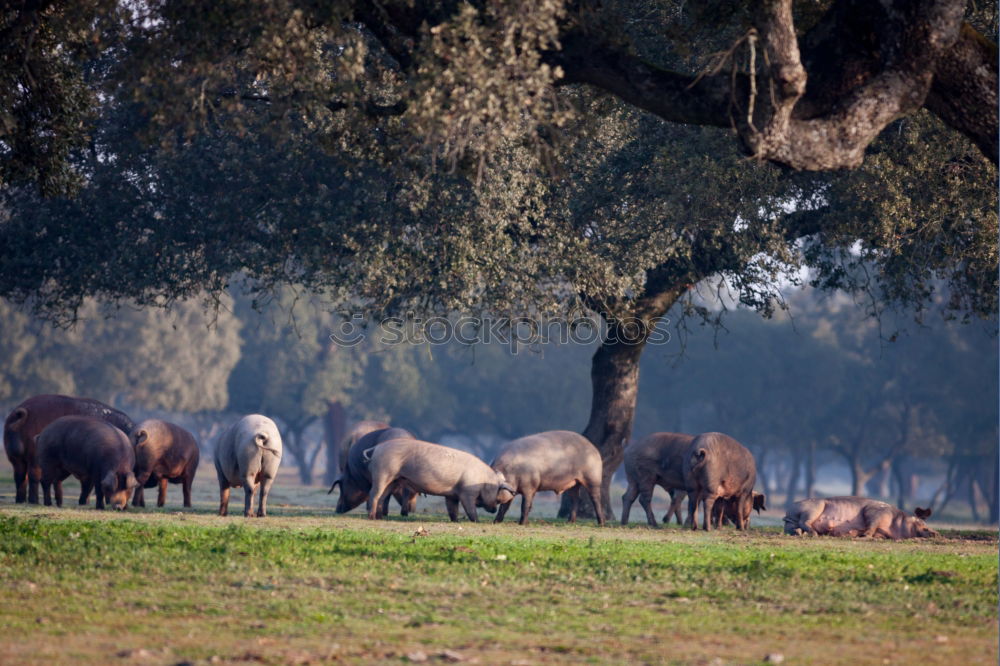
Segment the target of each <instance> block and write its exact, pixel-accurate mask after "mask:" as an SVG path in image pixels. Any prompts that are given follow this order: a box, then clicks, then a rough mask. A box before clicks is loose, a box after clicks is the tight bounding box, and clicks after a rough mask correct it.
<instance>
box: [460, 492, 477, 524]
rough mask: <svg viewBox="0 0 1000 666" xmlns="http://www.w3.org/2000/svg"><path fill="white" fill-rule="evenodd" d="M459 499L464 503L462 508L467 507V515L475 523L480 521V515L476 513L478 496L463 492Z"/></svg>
mask: <svg viewBox="0 0 1000 666" xmlns="http://www.w3.org/2000/svg"><path fill="white" fill-rule="evenodd" d="M458 499H459V501H460V502H461V503H462V508H463V509H465V515H467V516H468V517H469V520H471V521H472V522H474V523H478V522H479V515H478V514H477V513H476V498H475V496H473V495H470V494H469V493H462V494H461V495H459V496H458Z"/></svg>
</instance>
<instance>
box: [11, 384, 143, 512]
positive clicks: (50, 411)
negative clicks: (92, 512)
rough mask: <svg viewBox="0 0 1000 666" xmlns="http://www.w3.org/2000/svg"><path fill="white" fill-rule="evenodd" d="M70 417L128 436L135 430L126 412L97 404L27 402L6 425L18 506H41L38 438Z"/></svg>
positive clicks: (57, 399) (42, 398)
mask: <svg viewBox="0 0 1000 666" xmlns="http://www.w3.org/2000/svg"><path fill="white" fill-rule="evenodd" d="M71 414H75V415H78V416H92V417H94V418H97V419H101V420H103V421H107V422H108V423H110V424H111V425H113V426H115V427H116V428H119V429H120V430H121V431H122V432H124V433H126V434H127V433H129V432H131V430H132V419H130V418H129V417H128V416H127V415H126V414H125V413H124V412H121V411H119V410H117V409H115V408H114V407H109V406H108V405H105V404H104V403H103V402H98V401H97V400H91V399H89V398H73V397H71V396H68V395H50V394H43V395H36V396H32V397H30V398H28V399H27V400H25V401H24V402H22V403H21V404H20V405H18V406H17V407H15V408H14V409H13V410H11V412H10V414H9V415H8V416H7V419H6V421H4V424H3V447H4V450H5V451H6V452H7V459H8V460H10V464H11V465H12V466H13V467H14V483H15V485H16V487H17V491H16V497H15V501H16V502H17V503H18V504H21V503H23V502H24V501H25V499H27V501H28V502H30V503H32V504H38V482H39V480H40V479H41V478H42V470H41V467H40V466H39V464H38V462H37V460H36V456H35V438H36V437H37V436H38V435H40V434H41V432H42V430H44V429H45V426H47V425H49V424H50V423H52V422H53V421H55V420H56V419H57V418H59V417H60V416H69V415H71ZM87 494H88V495H89V494H90V493H89V492H88V493H87ZM83 499H86V496H84V497H83ZM83 503H85V502H81V504H83Z"/></svg>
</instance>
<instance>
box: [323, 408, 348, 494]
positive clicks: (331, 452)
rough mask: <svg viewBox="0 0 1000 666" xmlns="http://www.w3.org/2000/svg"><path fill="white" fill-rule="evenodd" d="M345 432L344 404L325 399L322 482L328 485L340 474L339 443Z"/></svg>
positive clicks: (340, 454)
mask: <svg viewBox="0 0 1000 666" xmlns="http://www.w3.org/2000/svg"><path fill="white" fill-rule="evenodd" d="M346 433H347V415H346V413H345V412H344V405H342V404H341V403H340V401H339V400H327V401H326V414H324V416H323V439H324V442H325V444H326V472H325V473H324V474H323V482H324V483H325V484H326V485H327V486H329V485H331V484H332V483H333V482H334V480H336V478H337V477H338V476H340V470H341V464H340V461H341V459H342V456H343V451H341V450H340V444H341V442H342V441H343V439H344V435H345V434H346Z"/></svg>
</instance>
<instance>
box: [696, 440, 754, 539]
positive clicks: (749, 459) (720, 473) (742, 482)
mask: <svg viewBox="0 0 1000 666" xmlns="http://www.w3.org/2000/svg"><path fill="white" fill-rule="evenodd" d="M684 478H685V482H686V483H687V489H688V520H689V521H690V522H691V529H698V524H697V521H696V520H695V512H696V511H697V509H698V505H699V504H701V506H702V509H703V515H702V527H703V528H704V529H706V530H710V529H712V521H711V520H710V518H711V516H712V515H713V513H712V512H713V508H714V506H715V502H716V500H718V499H720V498H721V499H733V500H734V501H736V502H737V503H738V504H737V508H736V513H735V517H736V527H737V528H739V529H741V530H745V529H746V528H747V520H746V519H747V518H749V516H750V508H748V506H749V507H752V506H753V495H752V493H753V486H754V483H756V482H757V465H756V464H755V463H754V459H753V454H752V453H750V451H748V450H747V449H746V447H744V446H743V445H742V444H740V443H739V442H737V441H736V440H735V439H733V438H732V437H730V436H729V435H724V434H722V433H721V432H706V433H702V434H701V435H698V436H697V437H695V438H694V440H692V442H691V444H690V446H688V450H687V452H686V453H685V454H684Z"/></svg>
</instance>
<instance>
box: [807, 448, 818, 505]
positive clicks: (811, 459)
mask: <svg viewBox="0 0 1000 666" xmlns="http://www.w3.org/2000/svg"><path fill="white" fill-rule="evenodd" d="M815 485H816V442H809V450H808V452H807V454H806V487H805V495H806V497H812V496H813V487H814V486H815Z"/></svg>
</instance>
